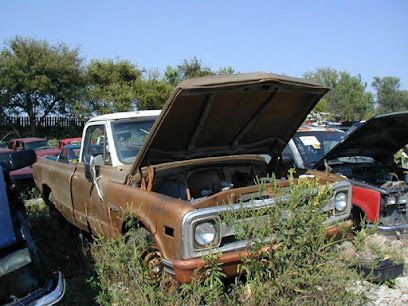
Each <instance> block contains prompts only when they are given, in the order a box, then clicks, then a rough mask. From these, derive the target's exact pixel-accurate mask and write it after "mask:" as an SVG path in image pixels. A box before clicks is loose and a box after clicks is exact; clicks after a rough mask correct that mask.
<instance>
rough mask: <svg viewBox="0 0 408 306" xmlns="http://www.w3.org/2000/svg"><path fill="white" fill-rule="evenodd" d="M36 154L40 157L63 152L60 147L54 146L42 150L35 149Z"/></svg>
mask: <svg viewBox="0 0 408 306" xmlns="http://www.w3.org/2000/svg"><path fill="white" fill-rule="evenodd" d="M34 152H35V155H37V156H38V157H44V156H48V155H57V154H60V153H61V150H60V149H56V148H52V149H42V150H36V151H34Z"/></svg>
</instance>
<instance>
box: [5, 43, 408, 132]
mask: <svg viewBox="0 0 408 306" xmlns="http://www.w3.org/2000/svg"><path fill="white" fill-rule="evenodd" d="M231 73H235V70H234V68H233V67H231V66H223V67H220V68H219V69H218V70H213V69H211V68H210V67H209V66H207V65H205V64H203V62H202V61H201V60H199V59H198V58H197V57H192V58H190V59H185V60H183V61H182V62H181V63H180V64H178V65H175V66H167V68H166V70H165V72H164V74H161V73H160V72H158V71H157V70H146V69H139V68H138V67H137V66H136V65H135V64H133V63H131V62H130V61H128V60H119V59H116V60H112V59H103V60H101V59H92V60H91V61H90V62H89V63H88V64H87V65H84V63H83V59H82V58H81V57H80V56H79V50H78V49H77V48H74V49H71V48H69V47H68V46H67V45H65V44H62V43H60V44H50V43H48V42H47V41H44V40H34V39H32V38H22V37H15V38H12V39H10V40H8V41H6V42H5V44H4V48H3V49H2V50H1V51H0V109H1V112H2V114H3V115H13V114H22V113H26V114H27V115H28V116H29V117H30V120H31V123H33V120H34V119H35V116H40V117H45V116H47V115H50V114H57V115H59V114H61V115H66V114H69V115H72V114H74V115H75V116H77V117H82V118H86V117H89V116H92V115H95V114H105V113H111V112H119V111H129V110H136V109H160V108H162V106H163V104H164V103H165V101H166V100H167V99H168V97H169V96H170V94H171V92H172V90H173V89H174V87H175V86H176V85H177V84H178V83H179V82H181V81H183V80H185V79H188V78H193V77H202V76H207V75H216V74H231ZM304 77H305V78H306V79H310V80H314V81H317V82H319V83H322V84H324V85H326V86H328V87H330V88H331V91H330V92H329V93H328V94H326V95H325V96H324V97H323V99H322V100H321V101H320V102H319V103H318V104H317V106H316V108H315V110H316V111H322V112H328V113H331V114H333V116H334V118H333V119H337V120H361V119H367V118H369V117H370V116H371V115H373V114H374V113H385V112H395V111H401V110H408V91H407V90H401V89H400V79H399V78H397V77H392V76H386V77H375V78H374V80H373V82H372V84H371V85H372V87H373V88H374V90H375V91H376V95H375V97H376V100H375V103H374V98H373V95H372V94H371V93H370V92H369V91H368V90H367V84H366V83H364V82H363V81H362V79H361V76H360V75H351V74H350V73H348V72H346V71H338V70H335V69H331V68H319V69H316V70H315V71H310V72H307V73H305V74H304ZM32 126H34V124H32Z"/></svg>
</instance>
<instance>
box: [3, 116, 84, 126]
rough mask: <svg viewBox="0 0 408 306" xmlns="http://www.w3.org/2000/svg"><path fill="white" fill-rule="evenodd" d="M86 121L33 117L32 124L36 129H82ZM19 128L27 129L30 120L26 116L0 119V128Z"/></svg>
mask: <svg viewBox="0 0 408 306" xmlns="http://www.w3.org/2000/svg"><path fill="white" fill-rule="evenodd" d="M85 122H86V120H82V119H78V118H67V117H44V118H42V117H35V120H34V123H35V126H36V127H55V126H77V127H83V126H84V125H85ZM10 125H12V126H14V127H16V128H19V127H29V126H31V124H30V118H28V117H26V116H8V117H5V116H3V117H0V127H6V126H10Z"/></svg>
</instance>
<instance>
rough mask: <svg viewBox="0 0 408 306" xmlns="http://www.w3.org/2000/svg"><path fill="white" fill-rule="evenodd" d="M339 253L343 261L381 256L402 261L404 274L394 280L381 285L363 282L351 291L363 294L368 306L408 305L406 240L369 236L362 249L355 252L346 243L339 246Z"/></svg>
mask: <svg viewBox="0 0 408 306" xmlns="http://www.w3.org/2000/svg"><path fill="white" fill-rule="evenodd" d="M339 253H340V255H341V256H342V257H343V258H345V259H347V258H348V259H350V258H352V257H353V256H356V255H357V256H360V257H363V258H367V257H368V258H370V257H378V255H379V254H382V256H383V257H384V258H392V259H394V258H395V259H397V260H399V261H401V260H403V261H404V262H405V267H404V272H403V274H402V275H400V276H399V277H397V278H396V279H394V280H390V281H386V282H385V283H383V284H374V283H371V282H367V281H364V282H361V283H357V284H354V286H353V287H352V289H351V290H355V291H356V292H365V293H366V294H365V295H366V297H367V298H368V299H369V302H368V303H367V305H368V306H374V305H384V306H388V305H389V306H391V305H392V306H394V305H396V306H397V305H408V238H404V239H401V240H391V239H388V238H386V237H384V236H381V235H377V234H374V235H369V236H367V237H365V240H364V246H363V248H362V249H360V250H356V247H355V246H354V245H353V244H352V243H351V242H349V241H346V242H344V243H343V244H342V245H340V247H339ZM374 253H375V254H374Z"/></svg>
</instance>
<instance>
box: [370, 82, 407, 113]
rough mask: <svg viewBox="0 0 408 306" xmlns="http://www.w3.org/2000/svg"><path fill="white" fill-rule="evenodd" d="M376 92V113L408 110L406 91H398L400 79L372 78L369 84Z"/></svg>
mask: <svg viewBox="0 0 408 306" xmlns="http://www.w3.org/2000/svg"><path fill="white" fill-rule="evenodd" d="M371 85H372V86H373V87H374V89H375V90H376V97H377V100H376V104H377V112H378V113H390V112H397V111H404V110H408V91H406V90H400V79H399V78H397V77H392V76H386V77H383V78H380V77H374V80H373V82H372V84H371Z"/></svg>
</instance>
